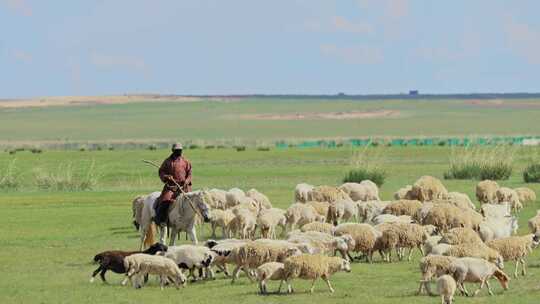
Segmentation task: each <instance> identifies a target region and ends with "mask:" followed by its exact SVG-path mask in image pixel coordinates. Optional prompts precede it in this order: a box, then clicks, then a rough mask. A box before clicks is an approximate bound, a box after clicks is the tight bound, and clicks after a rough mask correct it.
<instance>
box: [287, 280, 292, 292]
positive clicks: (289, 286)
mask: <svg viewBox="0 0 540 304" xmlns="http://www.w3.org/2000/svg"><path fill="white" fill-rule="evenodd" d="M292 292H293V289H292V285H291V279H287V293H292Z"/></svg>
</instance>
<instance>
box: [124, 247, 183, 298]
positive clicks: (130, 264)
mask: <svg viewBox="0 0 540 304" xmlns="http://www.w3.org/2000/svg"><path fill="white" fill-rule="evenodd" d="M124 267H125V269H126V271H127V274H126V279H124V281H123V282H122V285H125V284H126V282H127V280H128V279H129V280H130V281H131V282H132V284H133V286H134V287H135V288H141V287H142V286H141V283H140V281H141V278H142V277H144V276H146V275H147V274H153V275H158V276H159V278H160V287H161V289H162V290H163V287H164V286H165V283H166V282H167V281H168V279H172V281H173V283H174V284H175V286H176V288H178V287H180V285H182V286H183V285H185V282H186V277H185V276H184V275H183V274H182V272H181V271H180V268H178V265H176V263H175V262H174V261H173V260H171V259H168V258H166V257H163V256H160V255H149V254H144V253H137V254H132V255H129V256H127V257H126V258H124ZM134 276H136V280H135V281H133V280H132V279H133V277H134Z"/></svg>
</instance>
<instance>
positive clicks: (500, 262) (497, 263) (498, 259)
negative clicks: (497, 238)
mask: <svg viewBox="0 0 540 304" xmlns="http://www.w3.org/2000/svg"><path fill="white" fill-rule="evenodd" d="M493 262H494V263H495V266H497V267H498V268H499V269H504V259H503V257H502V256H501V255H500V254H497V257H496V258H495V260H494V261H493Z"/></svg>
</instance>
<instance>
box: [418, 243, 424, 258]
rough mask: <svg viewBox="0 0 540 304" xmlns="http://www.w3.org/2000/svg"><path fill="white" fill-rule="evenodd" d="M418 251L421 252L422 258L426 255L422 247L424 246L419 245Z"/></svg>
mask: <svg viewBox="0 0 540 304" xmlns="http://www.w3.org/2000/svg"><path fill="white" fill-rule="evenodd" d="M418 250H420V254H421V255H422V256H424V253H425V252H424V248H423V247H422V245H418Z"/></svg>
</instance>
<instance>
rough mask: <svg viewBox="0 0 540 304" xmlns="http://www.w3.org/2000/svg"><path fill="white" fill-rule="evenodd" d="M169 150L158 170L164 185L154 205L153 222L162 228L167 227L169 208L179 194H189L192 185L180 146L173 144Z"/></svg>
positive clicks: (189, 166) (179, 144)
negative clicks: (169, 153)
mask: <svg viewBox="0 0 540 304" xmlns="http://www.w3.org/2000/svg"><path fill="white" fill-rule="evenodd" d="M171 150H172V153H171V155H170V156H169V157H168V158H167V159H165V160H164V161H163V163H162V164H161V167H160V168H159V178H160V179H161V181H162V182H163V183H164V185H163V190H162V191H161V195H160V196H159V199H158V202H157V204H156V217H155V218H154V222H156V224H157V225H158V226H162V227H163V226H166V225H167V218H168V215H169V207H170V206H171V205H172V204H173V203H174V201H175V200H176V198H177V197H178V195H179V194H180V193H181V192H184V193H187V192H191V185H192V184H191V163H190V162H189V160H187V159H186V158H185V157H183V156H182V150H183V147H182V144H181V143H175V144H174V145H172V149H171ZM179 187H181V189H179Z"/></svg>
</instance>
